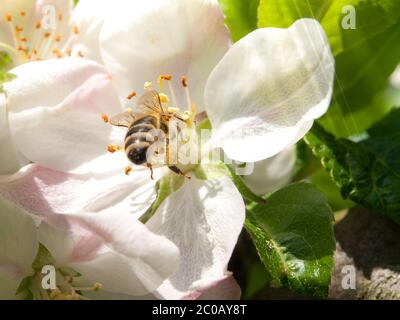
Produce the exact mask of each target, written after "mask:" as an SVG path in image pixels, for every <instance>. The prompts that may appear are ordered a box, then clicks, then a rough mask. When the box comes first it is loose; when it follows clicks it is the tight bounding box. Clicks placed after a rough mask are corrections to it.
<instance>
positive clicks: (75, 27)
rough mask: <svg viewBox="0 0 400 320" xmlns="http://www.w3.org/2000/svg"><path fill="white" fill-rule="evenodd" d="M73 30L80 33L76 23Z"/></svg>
mask: <svg viewBox="0 0 400 320" xmlns="http://www.w3.org/2000/svg"><path fill="white" fill-rule="evenodd" d="M72 31H73V32H74V33H75V34H79V28H78V26H77V25H74V26H73V28H72Z"/></svg>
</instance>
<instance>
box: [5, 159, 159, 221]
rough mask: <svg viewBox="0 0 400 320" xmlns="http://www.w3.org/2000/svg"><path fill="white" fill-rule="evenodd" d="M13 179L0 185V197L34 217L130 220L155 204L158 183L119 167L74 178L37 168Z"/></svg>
mask: <svg viewBox="0 0 400 320" xmlns="http://www.w3.org/2000/svg"><path fill="white" fill-rule="evenodd" d="M155 174H157V171H155ZM15 180H16V181H14V182H12V183H11V182H8V183H7V184H6V185H1V184H0V194H3V195H4V196H6V197H7V198H9V199H12V201H13V202H15V203H17V204H19V205H20V206H22V207H24V208H25V209H26V210H27V211H29V212H32V213H34V214H36V215H40V216H47V215H49V214H52V213H78V212H108V211H116V210H117V211H119V212H124V213H129V214H130V215H131V217H132V219H136V218H138V217H140V216H141V215H142V214H143V213H144V212H145V211H146V210H147V209H148V207H149V206H150V205H151V203H152V202H153V201H154V199H155V196H156V190H155V184H156V181H157V180H156V179H155V180H152V179H151V178H150V172H149V171H148V170H147V169H146V170H142V171H137V172H132V173H131V174H130V175H129V176H127V175H125V174H124V172H123V170H122V168H121V170H120V171H117V172H113V173H111V174H110V175H77V174H67V173H62V172H58V171H53V170H50V169H45V168H42V167H39V166H35V167H34V168H33V169H31V170H30V172H29V173H28V174H25V176H23V177H19V179H15Z"/></svg>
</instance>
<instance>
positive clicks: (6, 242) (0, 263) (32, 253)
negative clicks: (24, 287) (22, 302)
mask: <svg viewBox="0 0 400 320" xmlns="http://www.w3.org/2000/svg"><path fill="white" fill-rule="evenodd" d="M37 250H38V239H37V230H36V225H35V222H34V220H33V219H32V218H31V217H30V216H29V215H28V214H26V212H24V211H23V210H21V209H20V208H18V207H17V206H15V205H14V204H12V203H10V202H8V201H6V200H5V199H3V198H0V299H10V298H13V297H14V296H15V293H16V290H17V288H18V285H19V283H20V282H21V280H22V279H23V278H24V277H26V276H29V275H30V274H31V273H32V268H31V265H32V262H33V260H34V259H35V257H36V254H37Z"/></svg>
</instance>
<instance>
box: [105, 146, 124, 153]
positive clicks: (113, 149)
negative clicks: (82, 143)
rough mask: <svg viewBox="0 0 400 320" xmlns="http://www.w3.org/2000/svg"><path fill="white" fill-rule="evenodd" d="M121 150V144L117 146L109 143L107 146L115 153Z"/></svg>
mask: <svg viewBox="0 0 400 320" xmlns="http://www.w3.org/2000/svg"><path fill="white" fill-rule="evenodd" d="M121 150H122V147H120V146H116V145H113V144H109V145H108V146H107V151H108V152H110V153H115V152H117V151H121Z"/></svg>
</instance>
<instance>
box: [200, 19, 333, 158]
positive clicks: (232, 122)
mask: <svg viewBox="0 0 400 320" xmlns="http://www.w3.org/2000/svg"><path fill="white" fill-rule="evenodd" d="M333 79H334V58H333V56H332V53H331V49H330V46H329V43H328V40H327V38H326V35H325V33H324V30H323V28H322V27H321V25H320V24H319V22H318V21H316V20H313V19H300V20H297V21H296V22H295V23H294V24H293V25H292V26H291V27H290V28H288V29H277V28H264V29H258V30H256V31H254V32H252V33H250V34H248V35H247V36H246V37H244V38H243V39H241V40H240V41H238V42H236V43H235V44H234V45H233V47H232V48H231V49H230V50H229V52H228V53H227V54H226V55H225V57H224V58H223V59H222V60H221V61H220V62H219V64H218V65H217V66H216V67H215V69H214V70H213V72H212V73H211V75H210V78H209V80H208V82H207V85H206V91H205V101H206V109H207V114H208V117H209V118H210V121H211V124H212V127H213V142H214V147H222V148H223V149H224V151H225V153H226V154H227V155H228V156H229V157H230V158H231V159H234V160H237V161H241V162H254V161H260V160H263V159H266V158H269V157H272V156H274V155H276V154H277V153H279V152H281V151H282V150H284V149H285V148H287V147H289V146H291V145H293V144H295V143H296V142H297V141H298V140H300V139H301V138H302V137H303V136H304V135H305V134H306V133H307V131H308V130H309V129H310V128H311V126H312V124H313V121H314V119H317V118H319V117H321V116H322V115H323V114H324V113H325V112H326V111H327V109H328V107H329V105H330V101H331V97H332V91H333Z"/></svg>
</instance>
